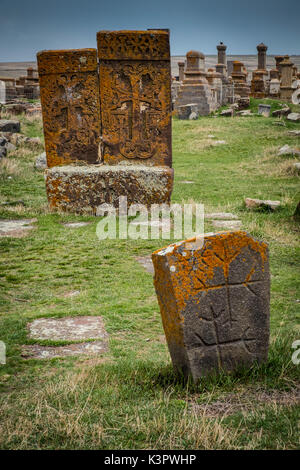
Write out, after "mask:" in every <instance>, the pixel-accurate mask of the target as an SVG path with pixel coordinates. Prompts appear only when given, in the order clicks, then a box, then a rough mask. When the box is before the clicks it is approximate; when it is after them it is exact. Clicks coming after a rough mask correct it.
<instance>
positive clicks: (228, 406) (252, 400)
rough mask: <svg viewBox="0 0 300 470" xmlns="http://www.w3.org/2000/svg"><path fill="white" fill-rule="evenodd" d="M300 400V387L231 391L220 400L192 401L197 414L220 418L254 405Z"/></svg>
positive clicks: (251, 408)
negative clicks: (236, 392)
mask: <svg viewBox="0 0 300 470" xmlns="http://www.w3.org/2000/svg"><path fill="white" fill-rule="evenodd" d="M299 401H300V387H297V388H295V389H293V390H291V391H288V392H286V391H280V390H258V391H256V392H250V393H249V391H245V392H243V393H242V394H241V393H238V394H234V393H229V394H227V395H226V396H224V397H222V398H221V399H220V400H216V401H212V402H209V403H201V404H199V403H190V406H191V409H192V411H193V412H195V413H196V414H201V415H205V416H209V417H212V418H218V417H220V416H222V417H224V416H229V415H233V414H235V413H240V412H250V411H251V410H253V408H254V406H255V407H256V408H257V406H259V405H261V406H262V405H265V404H276V405H286V406H287V405H294V404H296V403H299Z"/></svg>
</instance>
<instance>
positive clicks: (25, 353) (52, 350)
mask: <svg viewBox="0 0 300 470" xmlns="http://www.w3.org/2000/svg"><path fill="white" fill-rule="evenodd" d="M107 350H108V346H107V343H106V342H104V341H92V342H90V343H77V344H69V345H67V346H40V345H39V344H30V345H24V346H22V357H25V358H26V359H52V358H54V357H67V356H78V355H91V354H102V353H104V352H106V351H107Z"/></svg>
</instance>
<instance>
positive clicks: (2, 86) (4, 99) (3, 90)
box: [0, 80, 6, 104]
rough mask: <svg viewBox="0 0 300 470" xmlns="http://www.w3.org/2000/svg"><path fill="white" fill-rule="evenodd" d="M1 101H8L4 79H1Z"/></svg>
mask: <svg viewBox="0 0 300 470" xmlns="http://www.w3.org/2000/svg"><path fill="white" fill-rule="evenodd" d="M0 103H1V104H5V103H6V87H5V82H4V81H3V80H0Z"/></svg>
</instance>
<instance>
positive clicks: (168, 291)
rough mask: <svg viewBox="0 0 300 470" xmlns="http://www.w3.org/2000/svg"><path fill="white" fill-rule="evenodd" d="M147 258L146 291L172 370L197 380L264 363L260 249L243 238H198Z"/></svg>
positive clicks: (265, 308) (264, 266)
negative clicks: (151, 271)
mask: <svg viewBox="0 0 300 470" xmlns="http://www.w3.org/2000/svg"><path fill="white" fill-rule="evenodd" d="M204 237H205V238H204V244H203V246H202V248H196V249H194V250H193V251H191V249H190V248H191V243H192V242H193V240H187V241H183V242H179V243H175V244H173V245H170V246H168V247H167V248H165V249H162V250H158V251H156V252H155V253H153V255H152V260H153V264H154V268H155V277H154V285H155V289H156V293H157V296H158V301H159V305H160V311H161V316H162V322H163V327H164V330H165V334H166V338H167V343H168V347H169V351H170V354H171V358H172V362H173V365H174V367H175V368H176V369H178V370H180V371H182V372H183V373H184V375H186V376H188V375H192V377H193V379H194V380H195V381H196V380H197V379H199V378H201V377H203V376H205V375H207V374H209V373H212V372H217V371H219V370H220V369H224V370H234V369H235V368H237V367H238V366H240V365H248V366H249V365H251V364H253V363H254V362H255V361H257V362H261V361H265V360H266V359H267V355H268V343H269V296H270V274H269V259H268V247H267V245H266V244H265V243H263V242H260V241H258V240H255V239H254V238H252V237H251V236H250V235H248V234H247V233H246V232H242V231H237V232H223V233H222V232H221V233H217V234H208V235H205V236H204Z"/></svg>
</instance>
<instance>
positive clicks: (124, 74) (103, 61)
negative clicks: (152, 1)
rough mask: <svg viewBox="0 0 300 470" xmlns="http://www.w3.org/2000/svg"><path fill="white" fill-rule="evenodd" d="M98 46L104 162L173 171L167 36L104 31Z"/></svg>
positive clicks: (100, 34)
mask: <svg viewBox="0 0 300 470" xmlns="http://www.w3.org/2000/svg"><path fill="white" fill-rule="evenodd" d="M97 40H98V54H99V59H100V97H101V122H102V151H101V156H102V160H103V161H104V163H107V164H118V163H120V162H122V161H124V160H126V161H128V162H131V163H134V164H143V165H148V166H171V77H170V63H169V53H168V52H167V50H166V48H168V44H169V34H168V33H167V32H163V31H160V32H159V31H153V32H147V31H144V32H141V31H133V32H124V31H120V32H119V31H115V32H109V33H108V32H105V31H104V32H102V31H100V32H99V33H98V34H97ZM162 59H164V60H162Z"/></svg>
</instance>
